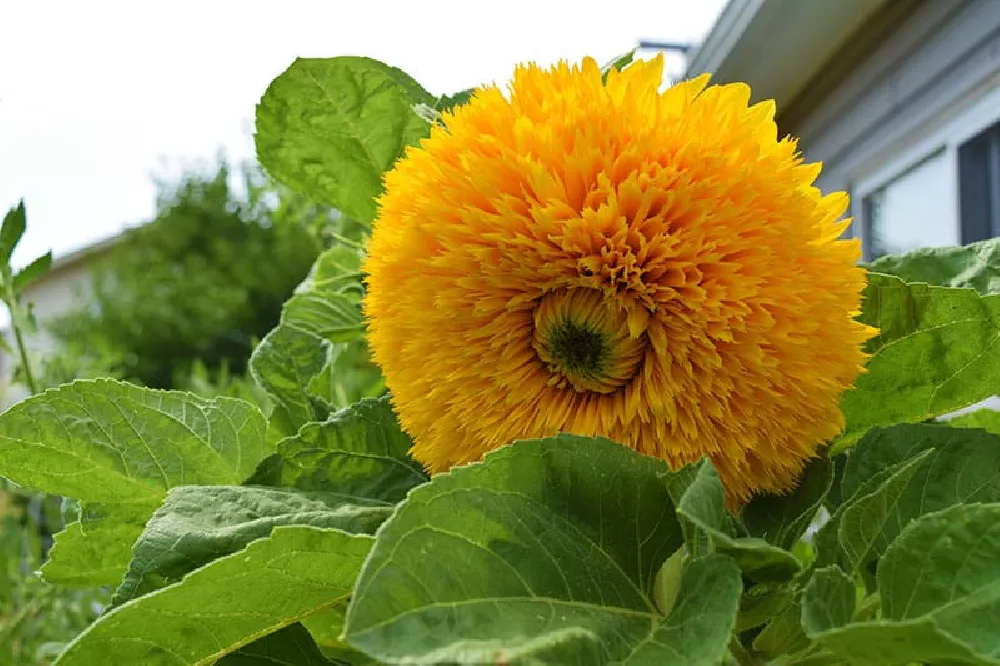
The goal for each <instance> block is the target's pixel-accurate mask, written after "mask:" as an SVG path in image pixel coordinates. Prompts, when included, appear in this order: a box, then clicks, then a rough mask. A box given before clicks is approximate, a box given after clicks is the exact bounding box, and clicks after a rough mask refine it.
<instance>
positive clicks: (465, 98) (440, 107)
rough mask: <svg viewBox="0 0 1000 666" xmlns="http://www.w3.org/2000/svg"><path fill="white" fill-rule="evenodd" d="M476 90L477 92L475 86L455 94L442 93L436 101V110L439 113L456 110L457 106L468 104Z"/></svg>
mask: <svg viewBox="0 0 1000 666" xmlns="http://www.w3.org/2000/svg"><path fill="white" fill-rule="evenodd" d="M474 92H476V89H475V88H466V89H465V90H462V91H460V92H457V93H455V94H454V95H441V96H440V97H438V98H437V101H436V102H434V110H435V111H438V112H439V113H445V112H450V111H454V110H455V108H456V107H459V106H462V105H463V104H468V103H469V100H470V99H472V94H473V93H474Z"/></svg>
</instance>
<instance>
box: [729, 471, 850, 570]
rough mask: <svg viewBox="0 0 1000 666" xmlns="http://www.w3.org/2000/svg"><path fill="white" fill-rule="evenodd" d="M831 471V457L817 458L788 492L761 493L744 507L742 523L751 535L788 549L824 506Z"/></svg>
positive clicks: (741, 514)
mask: <svg viewBox="0 0 1000 666" xmlns="http://www.w3.org/2000/svg"><path fill="white" fill-rule="evenodd" d="M833 472H834V464H833V461H831V460H830V459H829V458H828V457H826V456H822V457H819V458H817V459H816V460H814V461H812V462H811V463H810V464H809V466H808V467H806V469H805V471H804V472H803V474H802V478H801V479H800V480H799V485H798V486H797V487H796V488H795V490H793V491H792V492H791V493H789V494H788V495H783V496H782V495H761V496H758V497H755V498H753V500H752V501H751V502H750V503H749V504H747V505H746V506H745V507H743V510H742V511H741V512H740V519H741V520H742V521H743V525H744V526H745V527H746V529H747V531H748V532H749V533H750V535H751V536H755V537H760V538H762V539H764V540H765V541H767V542H768V543H771V544H774V545H775V546H778V547H779V548H784V549H785V550H791V548H792V547H793V546H794V545H795V543H796V542H797V541H798V540H799V539H800V538H802V536H803V535H804V534H805V533H806V530H807V529H808V528H809V525H810V524H812V521H813V519H814V518H815V517H816V514H817V513H818V512H819V509H820V507H822V506H823V501H824V500H825V499H826V496H827V494H828V493H829V492H830V487H831V485H832V484H833Z"/></svg>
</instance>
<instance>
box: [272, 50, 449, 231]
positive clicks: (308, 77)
mask: <svg viewBox="0 0 1000 666" xmlns="http://www.w3.org/2000/svg"><path fill="white" fill-rule="evenodd" d="M419 103H422V104H428V105H430V104H433V103H434V97H433V96H431V95H430V94H429V93H427V91H425V90H424V89H423V88H421V87H420V85H419V84H418V83H417V82H416V81H414V80H413V79H412V78H410V77H409V76H407V75H406V74H404V73H403V72H401V71H400V70H398V69H396V68H394V67H389V66H388V65H385V64H383V63H381V62H378V61H377V60H372V59H370V58H361V57H338V58H326V59H303V58H299V59H297V60H296V61H295V62H294V63H292V66H291V67H289V68H288V69H287V70H286V71H285V72H284V73H283V74H281V75H280V76H278V77H277V78H276V79H274V81H272V82H271V85H270V86H269V87H268V89H267V92H265V93H264V97H263V99H261V101H260V104H259V105H258V106H257V135H256V139H257V156H258V158H259V159H260V161H261V164H263V165H264V167H265V168H266V169H267V170H268V172H270V174H271V175H272V176H274V177H275V178H277V179H278V180H280V181H282V182H284V183H285V184H286V185H288V186H289V187H291V188H292V189H294V190H297V191H299V192H301V193H303V194H306V195H309V196H310V197H312V198H313V199H315V200H316V201H319V202H322V203H326V204H329V205H331V206H334V207H336V208H338V209H339V210H341V211H343V212H344V213H346V214H347V215H349V216H350V217H352V218H354V219H356V220H360V221H362V222H368V221H370V220H371V219H372V218H374V216H375V198H376V197H377V196H378V195H379V194H380V193H381V191H382V174H383V173H384V172H385V171H387V170H388V169H389V168H391V167H392V165H393V163H394V162H395V161H396V159H398V158H399V157H400V156H401V155H402V153H403V150H404V149H405V148H406V147H407V146H409V145H414V144H416V143H417V141H419V140H420V139H421V138H423V137H425V136H427V135H428V134H429V132H430V126H429V125H428V124H427V123H426V122H425V121H424V120H423V119H421V118H420V117H419V116H418V115H417V114H416V113H415V112H414V111H413V106H414V105H415V104H419Z"/></svg>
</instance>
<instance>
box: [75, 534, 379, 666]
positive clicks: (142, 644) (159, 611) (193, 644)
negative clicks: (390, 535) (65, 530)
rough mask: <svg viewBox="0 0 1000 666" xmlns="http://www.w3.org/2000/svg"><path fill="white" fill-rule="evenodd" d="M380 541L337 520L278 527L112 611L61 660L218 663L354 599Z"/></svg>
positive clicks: (118, 662) (77, 662) (152, 663)
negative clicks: (329, 525) (328, 524)
mask: <svg viewBox="0 0 1000 666" xmlns="http://www.w3.org/2000/svg"><path fill="white" fill-rule="evenodd" d="M371 542H372V538H371V537H369V536H365V535H352V534H348V533H346V532H341V531H339V530H333V529H318V528H314V527H304V526H284V527H277V528H275V529H274V531H273V532H272V533H271V535H270V536H269V537H266V538H263V539H258V540H256V541H254V542H253V543H251V544H249V545H248V546H246V547H245V548H243V549H242V550H238V551H236V552H235V553H233V554H231V555H227V556H225V557H221V558H219V559H217V560H214V561H212V562H211V563H209V564H207V565H205V566H204V567H201V568H200V569H198V570H197V571H195V572H193V573H192V574H191V575H189V576H187V577H185V578H184V579H183V580H182V581H181V582H179V583H177V584H175V585H171V586H169V587H166V588H163V589H162V590H159V591H158V592H155V593H153V594H149V595H147V596H144V597H140V598H138V599H135V600H133V601H132V602H130V603H128V604H125V605H123V606H120V607H118V608H116V609H114V610H112V611H111V612H109V613H107V614H106V615H104V616H102V617H101V619H100V620H98V621H97V622H96V623H94V624H93V625H91V626H90V627H88V629H87V630H86V631H84V632H83V633H82V634H81V635H80V636H79V637H78V638H77V639H76V640H75V641H73V644H72V645H70V646H69V647H68V648H67V649H66V651H65V652H64V653H63V654H62V655H61V656H60V658H59V660H58V662H57V663H58V664H64V665H66V666H72V665H73V664H81V665H86V666H89V665H90V664H96V663H101V664H109V666H111V665H117V664H121V665H123V666H124V665H125V664H149V665H150V666H155V665H157V664H170V665H174V664H198V663H211V662H212V661H213V660H215V659H218V658H219V657H222V656H224V655H226V654H228V653H230V652H232V651H234V650H236V649H237V648H241V647H243V646H244V645H247V644H249V643H252V642H254V641H255V640H257V639H258V638H262V637H264V636H267V635H268V634H270V633H272V632H275V631H278V630H280V629H283V628H284V627H286V626H288V625H290V624H292V623H294V622H296V621H297V620H298V619H300V618H302V617H305V616H307V615H309V614H310V613H313V612H316V611H318V610H320V609H323V608H325V607H327V606H330V605H332V604H334V603H336V602H338V601H340V600H343V599H345V598H346V597H347V596H348V595H349V594H350V592H351V587H352V586H353V584H354V578H355V577H356V576H357V573H358V570H359V569H360V568H361V564H362V562H363V561H364V558H365V556H366V555H367V553H368V550H369V549H370V548H371ZM192 611H194V612H192ZM126 637H127V638H130V639H131V640H127V639H126V640H123V638H126ZM140 639H141V640H140Z"/></svg>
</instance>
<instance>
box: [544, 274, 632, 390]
mask: <svg viewBox="0 0 1000 666" xmlns="http://www.w3.org/2000/svg"><path fill="white" fill-rule="evenodd" d="M534 319H535V332H534V338H533V340H532V345H533V346H534V348H535V353H536V354H537V355H538V359H539V360H540V361H541V362H542V363H543V364H544V365H545V367H546V369H547V370H548V372H549V374H550V375H551V377H550V379H549V384H550V385H551V386H556V387H559V388H572V389H574V390H576V391H579V392H581V393H582V392H587V391H592V392H596V393H613V392H614V391H617V390H618V389H620V388H621V387H622V386H624V385H625V384H627V383H628V382H629V381H630V380H631V379H632V377H633V376H635V374H636V373H638V371H639V368H640V366H641V363H642V358H643V356H644V354H645V348H646V335H645V333H642V334H641V335H638V336H637V337H632V336H631V335H629V330H628V313H627V312H626V311H624V310H623V309H621V308H619V307H617V305H616V304H615V303H611V302H609V301H608V300H607V299H605V297H604V295H603V294H602V293H601V292H600V291H597V290H595V289H587V288H577V289H566V290H558V291H554V292H552V293H550V294H547V295H546V296H545V297H544V298H543V299H542V300H541V301H540V302H539V304H538V307H537V309H536V310H535V315H534Z"/></svg>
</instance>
